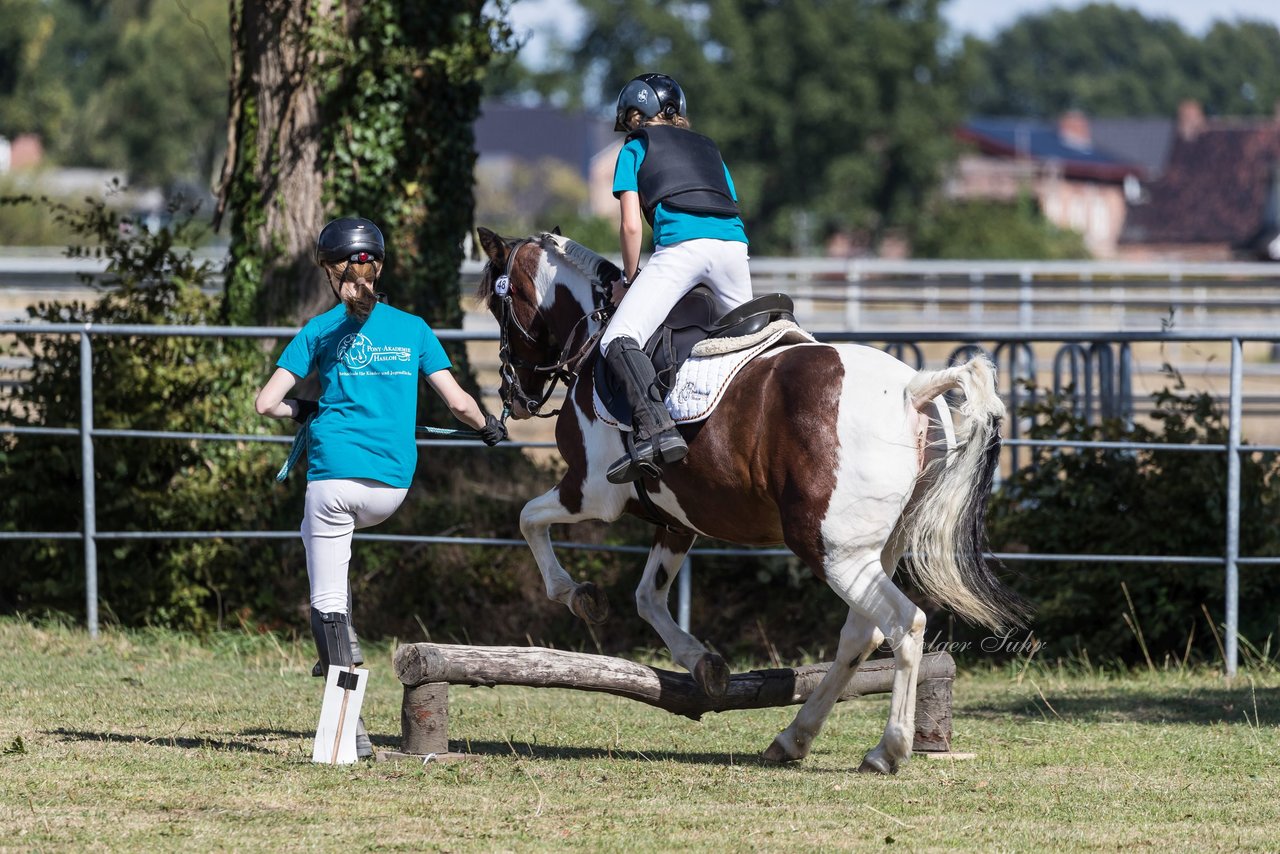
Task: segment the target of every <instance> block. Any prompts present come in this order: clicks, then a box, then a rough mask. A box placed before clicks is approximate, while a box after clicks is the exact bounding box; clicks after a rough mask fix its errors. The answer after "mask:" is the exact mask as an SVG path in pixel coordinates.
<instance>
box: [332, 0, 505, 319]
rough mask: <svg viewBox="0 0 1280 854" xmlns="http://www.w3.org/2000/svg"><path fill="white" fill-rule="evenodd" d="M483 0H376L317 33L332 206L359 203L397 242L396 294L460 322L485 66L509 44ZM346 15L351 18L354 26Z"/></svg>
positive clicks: (343, 208)
mask: <svg viewBox="0 0 1280 854" xmlns="http://www.w3.org/2000/svg"><path fill="white" fill-rule="evenodd" d="M481 6H482V4H481V3H477V2H474V0H449V2H436V3H429V4H416V3H403V2H400V0H369V2H365V3H362V4H360V7H359V13H358V15H356V16H355V17H354V19H353V20H351V21H347V20H345V19H344V18H343V17H341V16H338V17H335V18H333V19H331V20H328V21H325V20H319V21H316V23H315V28H314V30H313V32H312V38H313V39H314V45H315V50H316V52H317V54H318V55H319V56H321V57H323V58H324V64H323V66H322V68H321V70H320V91H321V101H322V105H323V107H322V109H323V112H324V114H325V117H326V121H325V123H324V130H323V137H322V139H323V141H322V146H323V149H324V151H325V152H326V153H327V158H328V159H327V162H326V165H325V176H324V177H325V191H326V193H325V194H326V198H327V202H328V206H329V207H330V208H331V209H332V210H334V211H335V212H348V211H359V212H360V215H361V216H365V217H368V218H370V219H372V220H374V221H375V222H377V223H379V224H380V225H381V226H382V227H383V231H384V233H385V234H387V236H388V239H389V241H390V243H391V244H392V246H393V247H394V252H393V253H392V254H391V255H390V257H389V264H388V268H387V270H386V273H385V275H386V277H387V281H389V282H394V283H395V302H396V305H397V306H399V307H401V308H404V309H406V310H408V311H412V312H415V313H418V314H421V315H422V316H423V317H425V318H427V320H428V322H430V323H435V324H438V325H441V326H458V325H460V324H461V320H462V309H461V306H460V304H459V302H458V299H457V281H458V267H459V265H460V264H461V262H462V237H463V235H464V234H466V232H467V231H468V229H470V228H471V223H472V212H473V204H474V202H473V199H472V194H471V187H472V183H473V175H472V170H473V168H474V166H475V137H474V133H473V130H472V125H473V124H474V122H475V119H476V116H477V115H478V113H479V108H480V94H481V91H482V84H483V80H484V76H485V69H486V67H487V65H488V64H489V62H490V61H492V59H493V57H494V56H495V55H497V54H499V53H500V52H501V51H503V50H505V49H507V47H508V41H509V39H510V31H509V29H508V28H507V26H506V24H505V23H504V22H503V20H502V17H501V16H502V15H503V14H504V13H505V7H504V6H500V7H499V8H498V10H497V12H498V15H497V16H490V15H488V14H486V13H485V12H484V11H482V9H481ZM348 25H350V26H349V27H348Z"/></svg>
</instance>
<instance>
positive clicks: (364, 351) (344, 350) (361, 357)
mask: <svg viewBox="0 0 1280 854" xmlns="http://www.w3.org/2000/svg"><path fill="white" fill-rule="evenodd" d="M338 361H340V362H342V364H344V365H346V366H347V367H348V368H352V369H353V370H354V369H359V368H363V367H366V366H367V365H368V364H369V363H370V362H372V361H373V342H372V341H370V340H369V339H368V338H366V337H364V336H363V335H361V334H360V333H359V332H352V333H351V334H350V335H348V336H347V337H346V338H343V339H342V341H341V342H339V343H338Z"/></svg>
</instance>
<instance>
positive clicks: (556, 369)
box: [493, 237, 613, 418]
mask: <svg viewBox="0 0 1280 854" xmlns="http://www.w3.org/2000/svg"><path fill="white" fill-rule="evenodd" d="M536 242H537V238H533V237H526V238H525V239H524V240H521V241H520V242H519V243H517V244H516V245H515V246H513V247H512V248H511V251H510V252H509V253H508V254H507V264H506V269H505V270H504V271H503V273H502V275H501V276H499V277H498V278H497V279H495V280H494V283H493V293H494V295H495V296H496V297H497V298H498V312H499V314H498V361H499V368H498V376H499V377H500V378H501V379H502V384H503V386H504V387H505V392H504V393H503V395H502V402H503V404H504V405H505V406H506V407H507V408H508V409H512V408H513V407H514V406H516V405H519V406H521V407H523V408H524V410H525V411H526V412H528V413H529V414H530V415H534V416H537V417H538V418H551V417H552V416H554V415H556V414H557V413H559V411H560V410H558V409H555V410H552V411H551V412H545V413H544V412H542V411H541V410H542V407H543V406H544V405H545V404H546V402H547V401H548V400H549V399H550V398H551V395H552V394H553V393H554V392H555V389H556V385H557V384H558V383H560V382H562V381H563V382H564V384H565V385H566V386H568V385H569V383H571V382H572V381H573V380H575V379H577V377H578V369H579V367H580V366H581V364H582V360H583V358H585V356H586V355H587V353H589V352H590V350H591V348H592V347H593V346H595V344H596V342H598V341H599V340H600V336H601V335H602V334H603V322H604V321H605V320H608V318H609V316H610V315H611V314H613V305H612V303H610V302H609V301H608V300H607V299H601V297H600V294H601V293H602V291H601V289H599V288H594V287H593V288H592V292H593V294H596V300H597V302H598V303H601V304H597V305H596V307H595V309H594V310H593V311H591V312H590V313H588V314H584V315H583V316H582V317H581V318H580V319H579V320H578V322H577V323H575V324H574V326H573V329H572V330H570V332H569V339H568V340H567V341H566V342H565V344H564V347H562V348H561V351H560V358H559V359H558V360H557V361H555V362H553V363H551V364H549V365H539V364H536V363H534V362H530V361H528V360H527V359H522V358H520V357H519V356H517V355H515V354H513V353H512V352H511V335H510V330H511V327H513V326H514V327H515V329H516V330H517V331H518V332H519V333H520V335H521V336H522V337H523V338H524V339H525V340H526V341H528V342H529V343H530V344H537V343H538V340H537V339H536V338H534V336H533V334H532V333H530V332H529V330H528V329H526V328H525V326H524V324H522V323H521V322H520V318H519V317H517V316H516V312H515V304H514V301H513V300H512V297H511V271H512V269H513V268H514V267H515V260H516V255H517V254H518V253H519V252H520V250H521V249H523V248H524V247H525V246H527V245H528V244H530V243H536ZM591 318H594V319H596V320H598V321H600V322H601V327H602V328H601V330H600V331H598V332H596V333H595V334H594V335H588V336H587V340H586V341H585V342H584V343H583V345H582V346H581V347H579V348H577V349H576V350H575V349H574V348H573V341H574V339H575V338H576V337H577V334H578V327H579V326H581V325H582V324H583V323H584V322H586V321H587V320H588V319H591ZM516 368H524V369H525V370H530V371H533V372H535V373H540V374H548V375H549V376H550V378H551V381H550V382H549V383H547V387H546V389H545V390H544V391H543V393H542V396H541V397H538V398H534V397H533V396H532V395H530V394H529V393H528V392H526V391H525V390H524V386H523V385H521V383H520V377H519V375H518V374H517V373H516V370H515V369H516Z"/></svg>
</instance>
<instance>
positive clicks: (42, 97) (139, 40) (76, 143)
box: [0, 0, 229, 185]
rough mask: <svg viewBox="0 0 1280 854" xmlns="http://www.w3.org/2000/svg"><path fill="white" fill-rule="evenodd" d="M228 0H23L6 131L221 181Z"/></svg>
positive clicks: (9, 59) (4, 77)
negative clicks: (218, 162) (216, 172)
mask: <svg viewBox="0 0 1280 854" xmlns="http://www.w3.org/2000/svg"><path fill="white" fill-rule="evenodd" d="M228 56H229V45H228V41H227V3H226V2H225V0H183V2H180V3H173V2H165V3H152V2H139V0H101V2H93V3H86V2H77V0H15V2H6V3H5V4H4V6H3V9H2V10H0V129H3V131H4V132H5V133H7V134H10V133H15V132H35V133H38V134H40V135H41V136H42V137H43V139H44V142H45V145H46V147H47V148H48V150H49V152H50V154H51V155H52V156H53V157H54V158H55V159H57V160H60V161H61V162H63V163H69V164H75V165H77V166H99V167H107V168H122V169H126V170H128V172H129V175H130V180H131V181H133V182H135V183H138V182H149V183H154V184H166V183H169V182H171V181H173V180H175V179H180V178H190V179H193V180H195V181H197V182H199V183H200V184H201V185H204V184H205V183H207V181H208V180H209V178H210V176H211V175H212V172H213V167H214V161H215V159H216V157H217V155H218V152H219V151H220V150H221V147H222V140H223V139H224V138H225V135H226V130H225V129H226V72H227V58H228Z"/></svg>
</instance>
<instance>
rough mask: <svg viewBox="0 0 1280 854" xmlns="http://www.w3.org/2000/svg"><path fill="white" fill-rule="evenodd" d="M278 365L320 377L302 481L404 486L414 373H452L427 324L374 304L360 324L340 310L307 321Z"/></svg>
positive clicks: (412, 456)
mask: <svg viewBox="0 0 1280 854" xmlns="http://www.w3.org/2000/svg"><path fill="white" fill-rule="evenodd" d="M276 364H277V365H279V366H280V367H282V368H284V369H285V370H286V371H289V372H290V373H293V374H296V375H298V376H299V377H305V376H306V375H307V374H309V373H311V371H312V370H313V369H314V370H315V371H317V372H318V373H319V375H320V411H319V412H318V413H317V414H316V416H315V417H314V418H312V419H311V428H310V441H309V442H308V443H307V459H308V461H309V466H308V469H307V480H335V479H338V478H371V479H373V480H377V481H381V482H382V483H385V484H387V485H388V486H394V487H401V488H406V487H408V486H409V483H410V481H412V480H413V472H414V469H415V468H416V467H417V465H418V448H417V445H416V444H415V442H414V439H415V431H416V424H415V422H416V421H417V410H418V374H420V373H421V374H423V375H424V376H425V375H428V374H433V373H435V372H436V371H440V370H444V369H446V368H449V367H451V365H450V362H449V357H448V356H447V355H446V354H445V352H444V348H443V347H441V346H440V341H439V339H437V338H436V336H435V333H434V332H432V331H431V327H429V326H427V323H426V321H425V320H423V319H422V318H420V317H417V316H415V315H412V314H409V313H407V312H403V311H400V310H399V309H395V308H392V307H391V306H389V305H385V304H383V303H378V304H377V305H375V306H374V307H373V311H372V312H370V314H369V317H368V318H367V319H366V320H365V321H364V322H363V323H362V322H361V321H359V320H356V319H355V318H353V317H351V316H349V315H348V314H347V310H346V307H345V306H343V305H341V304H339V305H337V306H335V307H334V308H332V309H330V310H329V311H327V312H325V313H324V314H322V315H320V316H319V317H315V318H312V319H311V320H310V321H309V322H308V323H307V325H306V326H304V327H303V328H302V331H301V332H299V333H298V335H297V336H296V337H295V338H294V339H293V340H292V341H290V342H289V345H288V346H287V347H285V348H284V352H283V353H281V354H280V359H279V361H277V362H276Z"/></svg>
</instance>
